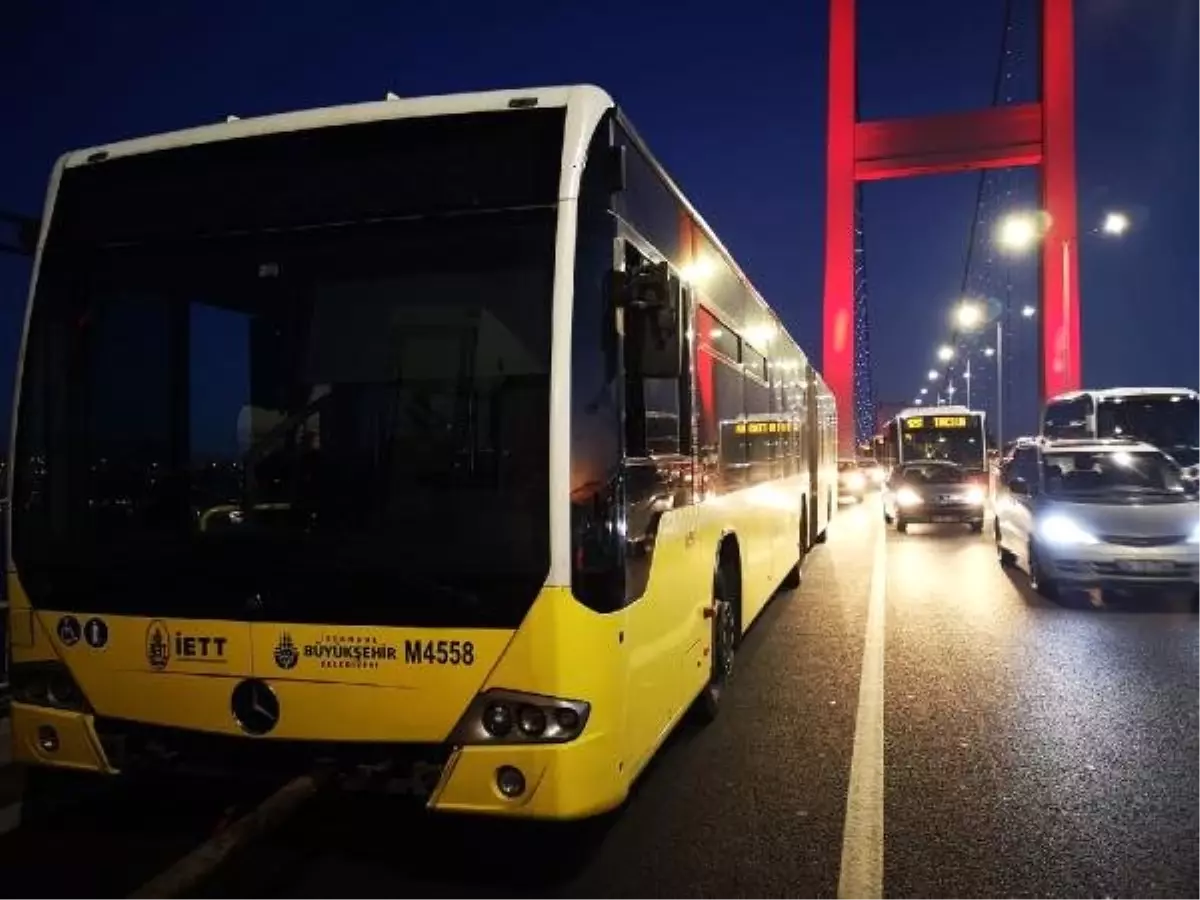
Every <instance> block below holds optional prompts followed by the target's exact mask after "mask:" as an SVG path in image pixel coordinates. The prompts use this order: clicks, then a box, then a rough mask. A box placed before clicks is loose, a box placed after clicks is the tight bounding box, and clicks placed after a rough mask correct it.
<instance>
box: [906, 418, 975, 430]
mask: <svg viewBox="0 0 1200 900" xmlns="http://www.w3.org/2000/svg"><path fill="white" fill-rule="evenodd" d="M926 418H929V419H930V420H931V424H930V427H931V428H966V427H967V417H966V416H928V417H927V416H914V417H913V418H911V419H905V420H904V427H905V428H906V429H907V430H909V431H919V430H920V429H922V428H924V427H925V420H926Z"/></svg>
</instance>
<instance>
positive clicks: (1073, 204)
mask: <svg viewBox="0 0 1200 900" xmlns="http://www.w3.org/2000/svg"><path fill="white" fill-rule="evenodd" d="M855 2H856V0H830V4H829V7H830V21H829V129H828V133H829V146H828V150H827V154H828V156H827V162H826V170H827V181H826V199H825V218H826V226H825V305H824V321H825V325H824V331H825V335H824V338H825V339H824V354H823V356H822V368H823V370H824V371H823V374H824V377H825V380H826V382H828V384H829V386H830V387H831V388H832V389H833V392H834V394H835V395H836V397H837V404H838V443H839V445H840V451H841V452H842V453H851V452H853V448H854V186H855V183H856V182H859V181H878V180H881V179H884V178H909V177H912V176H914V175H934V174H938V173H943V172H966V171H972V170H978V169H1000V168H1006V167H1008V166H1040V167H1041V174H1042V211H1043V212H1045V213H1046V214H1047V221H1048V230H1047V231H1046V233H1045V234H1044V235H1043V236H1042V243H1041V254H1042V258H1041V291H1040V293H1041V297H1040V302H1039V312H1040V315H1041V323H1042V333H1041V351H1040V353H1039V370H1040V372H1039V375H1040V377H1039V384H1040V391H1041V397H1042V399H1043V400H1044V399H1045V398H1046V397H1048V396H1053V395H1054V394H1058V393H1061V392H1063V391H1069V390H1076V389H1078V388H1079V386H1080V333H1079V242H1078V223H1077V218H1078V216H1077V212H1076V209H1077V201H1076V189H1075V46H1074V43H1075V35H1074V13H1073V0H1042V23H1041V25H1042V27H1041V43H1042V51H1041V64H1042V77H1041V98H1040V99H1039V100H1038V101H1036V102H1034V103H1025V104H1015V105H1011V106H996V107H991V108H988V109H982V110H978V111H975V112H966V113H952V114H949V115H939V116H922V117H919V118H911V119H888V120H882V121H874V122H859V121H857V116H856V111H855V79H856V76H857V53H856V41H855Z"/></svg>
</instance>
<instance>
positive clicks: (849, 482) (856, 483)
mask: <svg viewBox="0 0 1200 900" xmlns="http://www.w3.org/2000/svg"><path fill="white" fill-rule="evenodd" d="M846 487H848V488H849V489H850V490H852V491H857V490H860V489H861V488H863V487H866V482H865V481H864V480H863V477H862V475H861V473H859V472H851V473H850V474H849V475H847V476H846Z"/></svg>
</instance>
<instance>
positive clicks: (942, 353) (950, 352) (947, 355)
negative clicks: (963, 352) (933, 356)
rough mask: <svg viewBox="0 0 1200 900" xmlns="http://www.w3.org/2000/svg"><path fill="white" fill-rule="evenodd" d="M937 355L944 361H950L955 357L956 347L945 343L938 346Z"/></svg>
mask: <svg viewBox="0 0 1200 900" xmlns="http://www.w3.org/2000/svg"><path fill="white" fill-rule="evenodd" d="M937 355H938V359H940V360H941V361H942V362H950V360H952V359H954V348H953V347H951V346H950V345H948V344H943V345H942V346H940V347H938V352H937Z"/></svg>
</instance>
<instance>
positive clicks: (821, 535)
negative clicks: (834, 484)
mask: <svg viewBox="0 0 1200 900" xmlns="http://www.w3.org/2000/svg"><path fill="white" fill-rule="evenodd" d="M832 521H833V494H830V495H829V499H828V501H827V502H826V504H825V527H824V528H822V529H821V530H820V531H818V532H817V540H816V543H818V544H823V543H825V542H826V541H827V540H829V523H830V522H832Z"/></svg>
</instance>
